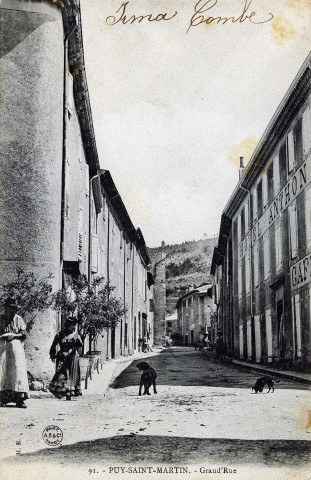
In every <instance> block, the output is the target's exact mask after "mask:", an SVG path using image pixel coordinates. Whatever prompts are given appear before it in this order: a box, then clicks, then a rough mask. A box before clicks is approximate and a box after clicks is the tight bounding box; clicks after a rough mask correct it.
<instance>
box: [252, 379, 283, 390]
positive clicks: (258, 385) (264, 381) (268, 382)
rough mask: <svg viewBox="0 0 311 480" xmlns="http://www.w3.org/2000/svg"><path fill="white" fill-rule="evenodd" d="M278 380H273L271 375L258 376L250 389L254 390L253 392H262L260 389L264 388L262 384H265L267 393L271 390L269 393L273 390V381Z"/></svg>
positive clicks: (277, 381)
mask: <svg viewBox="0 0 311 480" xmlns="http://www.w3.org/2000/svg"><path fill="white" fill-rule="evenodd" d="M279 381H280V380H275V379H273V378H272V377H260V378H258V380H257V381H256V383H255V385H254V386H253V387H252V390H254V391H255V393H258V392H260V393H262V391H263V389H264V386H265V385H267V387H268V388H269V390H268V391H267V393H269V392H270V390H271V393H273V392H274V382H276V383H279Z"/></svg>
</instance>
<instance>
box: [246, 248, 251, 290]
mask: <svg viewBox="0 0 311 480" xmlns="http://www.w3.org/2000/svg"><path fill="white" fill-rule="evenodd" d="M250 280H251V277H250V251H249V250H248V252H247V254H246V255H245V285H246V293H249V292H250V289H251V281H250Z"/></svg>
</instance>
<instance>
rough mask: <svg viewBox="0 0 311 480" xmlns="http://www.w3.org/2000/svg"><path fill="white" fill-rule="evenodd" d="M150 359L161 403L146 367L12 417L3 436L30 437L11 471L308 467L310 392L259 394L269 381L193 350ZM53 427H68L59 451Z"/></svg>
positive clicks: (285, 386) (33, 403) (300, 388)
mask: <svg viewBox="0 0 311 480" xmlns="http://www.w3.org/2000/svg"><path fill="white" fill-rule="evenodd" d="M145 360H146V361H148V362H149V363H150V364H151V366H152V367H153V368H155V370H156V371H157V374H158V379H157V381H158V387H157V389H158V394H157V395H154V394H153V392H152V394H151V396H141V397H139V396H138V385H139V379H140V372H139V371H138V369H137V368H136V364H137V363H138V360H137V361H134V362H133V363H132V364H131V365H130V366H129V367H128V368H126V369H125V370H124V371H123V372H122V373H121V375H119V376H118V377H117V378H116V380H115V381H114V383H113V385H112V387H111V388H110V389H109V390H108V392H107V394H106V396H103V395H102V394H101V393H100V392H98V391H97V392H96V393H94V392H93V393H91V392H89V391H88V392H85V393H84V395H83V397H82V398H81V399H79V400H77V401H72V402H65V401H58V400H56V399H54V398H53V399H40V400H38V399H34V400H30V401H29V407H28V409H27V410H25V411H21V410H17V409H13V408H7V409H3V410H2V412H3V413H4V415H3V416H2V419H3V420H2V429H3V435H2V437H3V438H4V439H5V438H6V436H7V438H8V439H9V438H12V437H13V438H20V437H18V435H22V439H23V440H22V452H21V453H22V454H21V455H18V456H14V457H13V456H12V454H11V455H9V456H10V459H9V464H10V465H12V464H13V465H15V466H16V463H19V462H20V463H22V464H23V465H24V466H25V465H28V464H29V465H32V466H33V465H35V464H36V462H40V463H41V464H42V462H44V464H45V466H46V467H45V468H48V465H51V464H52V465H53V469H54V468H56V465H58V466H62V465H68V464H70V465H74V466H75V467H82V468H84V467H85V468H84V469H85V472H87V469H88V468H93V466H94V465H96V466H97V465H100V467H101V468H104V470H101V471H106V473H107V472H108V473H109V470H108V469H109V467H110V468H112V467H111V466H118V465H124V464H127V465H137V464H138V465H140V466H146V465H162V464H165V465H205V466H206V465H218V466H229V467H230V468H234V467H239V466H241V468H243V467H246V466H249V465H254V464H255V465H258V467H271V466H274V467H282V468H284V467H287V466H288V467H294V466H299V468H300V469H302V470H303V469H304V466H305V465H306V462H307V461H308V460H309V458H310V452H311V448H310V442H309V440H310V424H309V425H306V419H308V416H307V405H308V401H309V399H310V392H309V390H308V386H304V385H302V384H298V383H295V382H292V381H289V380H283V379H281V381H280V383H278V384H276V388H275V392H274V393H273V394H272V393H270V394H266V393H263V394H257V395H255V394H254V393H252V391H251V387H252V385H253V384H254V382H255V380H256V378H258V376H260V375H258V374H257V373H255V372H250V371H246V370H245V369H242V368H240V367H235V366H224V365H220V364H215V363H213V362H211V361H210V360H208V359H207V357H206V355H205V354H204V353H203V352H200V351H195V350H194V349H193V348H183V347H175V348H171V349H166V350H163V351H162V352H161V353H159V354H158V355H155V356H152V357H150V358H148V356H146V357H145ZM95 381H96V379H95V380H93V382H95ZM151 391H152V390H151ZM307 423H308V422H307ZM309 423H310V422H309ZM47 425H58V426H60V427H61V429H62V431H63V435H64V437H63V442H62V444H61V445H60V446H58V447H49V448H46V445H45V444H44V443H43V441H42V438H41V437H42V430H43V429H44V427H46V426H47ZM13 431H14V432H16V437H14V436H13V435H12V432H13ZM18 432H19V434H18ZM6 447H7V448H8V446H7V445H6ZM6 451H7V455H5V456H8V452H9V450H6ZM33 462H35V463H33ZM195 472H196V470H195ZM199 473H201V472H199ZM47 478H48V477H47ZM85 478H86V477H85ZM94 478H96V477H95V476H94ZM98 478H99V477H98ZM124 478H125V477H124ZM157 478H159V477H157ZM217 478H220V477H217Z"/></svg>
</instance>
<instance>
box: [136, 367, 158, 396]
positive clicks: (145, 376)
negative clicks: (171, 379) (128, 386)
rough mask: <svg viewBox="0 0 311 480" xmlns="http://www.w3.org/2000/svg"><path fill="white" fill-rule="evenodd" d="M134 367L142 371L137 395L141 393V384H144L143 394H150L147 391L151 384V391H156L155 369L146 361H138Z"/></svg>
mask: <svg viewBox="0 0 311 480" xmlns="http://www.w3.org/2000/svg"><path fill="white" fill-rule="evenodd" d="M136 367H137V368H138V369H139V370H142V371H143V373H142V375H141V378H140V384H139V392H138V395H141V389H142V386H144V393H143V395H151V394H150V392H149V388H150V387H151V385H153V392H154V393H157V389H156V378H157V374H156V372H155V370H154V369H153V368H152V367H150V365H149V363H147V362H139V363H138V364H137V365H136Z"/></svg>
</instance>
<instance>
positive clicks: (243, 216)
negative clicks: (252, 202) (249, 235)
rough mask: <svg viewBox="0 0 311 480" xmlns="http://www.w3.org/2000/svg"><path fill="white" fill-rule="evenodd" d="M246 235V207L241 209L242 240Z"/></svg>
mask: <svg viewBox="0 0 311 480" xmlns="http://www.w3.org/2000/svg"><path fill="white" fill-rule="evenodd" d="M244 236H245V210H244V208H243V209H242V211H241V240H242V238H244Z"/></svg>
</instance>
